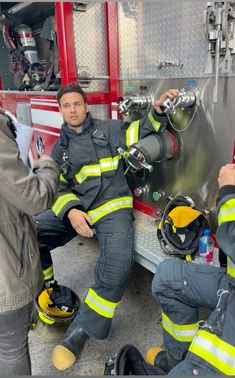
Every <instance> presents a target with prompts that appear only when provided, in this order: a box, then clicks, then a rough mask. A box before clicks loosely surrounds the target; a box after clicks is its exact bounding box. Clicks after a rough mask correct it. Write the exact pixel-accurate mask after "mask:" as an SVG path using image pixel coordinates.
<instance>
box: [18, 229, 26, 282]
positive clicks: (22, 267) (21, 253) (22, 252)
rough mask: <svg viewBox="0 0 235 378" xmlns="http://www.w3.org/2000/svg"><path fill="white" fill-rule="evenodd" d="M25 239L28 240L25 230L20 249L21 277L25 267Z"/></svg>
mask: <svg viewBox="0 0 235 378" xmlns="http://www.w3.org/2000/svg"><path fill="white" fill-rule="evenodd" d="M25 241H26V234H25V232H24V233H23V237H22V241H21V251H20V274H19V276H20V277H22V276H23V273H24V267H25Z"/></svg>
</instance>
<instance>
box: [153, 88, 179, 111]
mask: <svg viewBox="0 0 235 378" xmlns="http://www.w3.org/2000/svg"><path fill="white" fill-rule="evenodd" d="M178 94H179V89H169V90H168V91H167V92H165V93H163V94H162V95H161V96H160V97H159V99H158V100H156V101H155V102H154V105H153V106H154V109H155V110H156V112H157V113H158V114H162V113H163V111H162V110H161V108H160V105H162V103H163V102H164V101H165V100H166V99H167V98H170V99H173V98H174V97H176V96H177V95H178Z"/></svg>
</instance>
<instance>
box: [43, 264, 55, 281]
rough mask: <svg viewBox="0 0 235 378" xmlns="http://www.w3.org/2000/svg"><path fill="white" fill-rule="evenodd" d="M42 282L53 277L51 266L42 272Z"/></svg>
mask: <svg viewBox="0 0 235 378" xmlns="http://www.w3.org/2000/svg"><path fill="white" fill-rule="evenodd" d="M43 275H44V280H50V279H51V278H53V277H54V272H53V266H52V265H51V266H49V268H47V269H44V270H43Z"/></svg>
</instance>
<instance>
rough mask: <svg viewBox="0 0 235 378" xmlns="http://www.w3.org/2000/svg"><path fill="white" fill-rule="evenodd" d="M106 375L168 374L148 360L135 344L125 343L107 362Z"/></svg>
mask: <svg viewBox="0 0 235 378" xmlns="http://www.w3.org/2000/svg"><path fill="white" fill-rule="evenodd" d="M104 375H166V373H165V372H164V371H163V370H162V369H160V368H159V367H158V366H153V365H150V364H149V363H148V362H146V361H145V360H144V358H143V356H142V354H141V353H140V352H139V351H138V349H136V347H134V346H133V345H124V346H123V347H122V348H121V349H120V350H119V352H117V353H116V354H115V355H113V356H112V357H111V358H110V359H109V360H108V361H107V362H106V364H105V370H104Z"/></svg>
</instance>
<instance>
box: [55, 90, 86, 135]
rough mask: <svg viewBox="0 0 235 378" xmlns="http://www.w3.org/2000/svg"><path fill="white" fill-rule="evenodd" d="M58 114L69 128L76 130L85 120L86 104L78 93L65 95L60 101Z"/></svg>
mask: <svg viewBox="0 0 235 378" xmlns="http://www.w3.org/2000/svg"><path fill="white" fill-rule="evenodd" d="M60 113H61V114H62V116H63V118H64V121H65V122H66V123H67V124H68V126H69V127H71V128H74V129H78V128H81V126H82V124H83V123H84V121H85V119H86V113H87V104H86V103H85V102H84V99H83V97H82V96H81V95H80V93H77V92H71V93H65V94H64V95H63V96H62V97H61V99H60Z"/></svg>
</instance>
